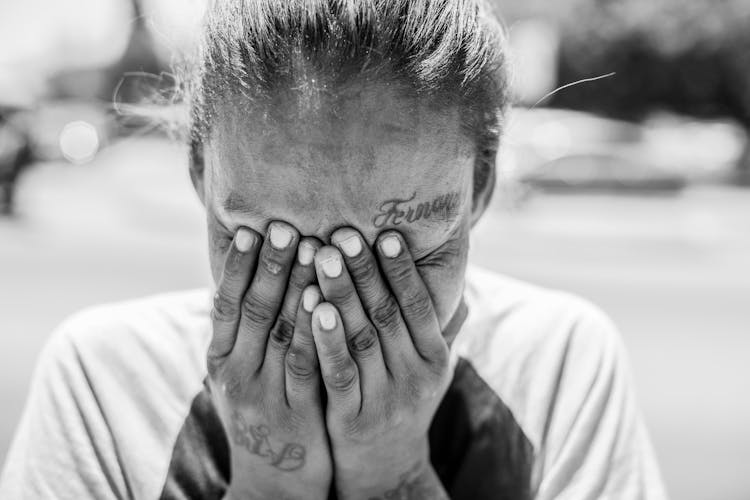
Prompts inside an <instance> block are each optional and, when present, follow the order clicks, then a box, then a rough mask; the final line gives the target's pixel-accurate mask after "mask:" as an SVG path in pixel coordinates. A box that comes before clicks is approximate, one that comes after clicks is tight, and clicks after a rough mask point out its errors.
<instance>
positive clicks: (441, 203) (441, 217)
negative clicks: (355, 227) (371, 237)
mask: <svg viewBox="0 0 750 500" xmlns="http://www.w3.org/2000/svg"><path fill="white" fill-rule="evenodd" d="M416 198H417V192H416V191H414V193H413V194H412V195H411V196H410V197H408V198H390V199H387V200H385V201H384V202H382V203H381V204H380V207H379V208H378V213H377V214H376V215H375V216H374V217H373V218H372V225H373V226H375V227H376V228H378V229H380V228H383V227H386V226H399V225H401V224H413V223H415V222H417V221H420V220H430V221H446V222H450V221H454V220H455V219H456V218H457V217H458V210H459V208H460V205H461V195H460V193H459V192H458V191H451V192H449V193H444V194H441V195H438V196H436V197H435V198H433V199H431V200H425V201H417V200H416Z"/></svg>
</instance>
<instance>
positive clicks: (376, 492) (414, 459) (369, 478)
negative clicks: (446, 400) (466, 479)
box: [334, 443, 434, 499]
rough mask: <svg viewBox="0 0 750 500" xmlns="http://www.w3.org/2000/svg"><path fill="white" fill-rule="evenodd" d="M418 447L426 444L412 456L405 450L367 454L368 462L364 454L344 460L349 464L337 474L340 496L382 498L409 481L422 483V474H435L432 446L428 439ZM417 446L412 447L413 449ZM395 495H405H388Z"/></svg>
mask: <svg viewBox="0 0 750 500" xmlns="http://www.w3.org/2000/svg"><path fill="white" fill-rule="evenodd" d="M418 448H422V451H421V452H419V453H417V454H413V455H411V456H409V457H405V456H404V455H401V454H394V457H393V458H371V457H367V459H366V460H364V464H363V460H362V459H361V458H360V459H359V460H342V461H341V462H340V463H342V464H347V465H346V466H343V467H341V466H338V467H336V473H335V475H334V477H335V478H336V490H337V492H338V494H339V498H341V499H346V498H379V497H380V496H382V495H383V494H384V493H385V492H389V491H391V490H393V491H397V490H398V489H399V488H401V487H405V485H408V484H412V483H415V482H416V483H420V482H422V478H424V477H426V476H431V475H434V471H433V469H432V464H431V463H430V458H429V447H428V446H427V444H426V443H425V445H424V446H420V447H418ZM414 449H415V448H414V447H412V448H411V450H412V451H413V450H414ZM396 457H398V458H396ZM373 464H377V466H373ZM363 471H367V472H363ZM391 497H393V498H401V497H400V496H395V497H394V496H393V495H391V496H389V497H387V498H391Z"/></svg>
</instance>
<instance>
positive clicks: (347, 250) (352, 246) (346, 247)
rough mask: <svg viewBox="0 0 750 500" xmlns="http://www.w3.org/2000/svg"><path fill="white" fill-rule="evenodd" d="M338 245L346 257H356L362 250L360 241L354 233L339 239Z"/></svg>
mask: <svg viewBox="0 0 750 500" xmlns="http://www.w3.org/2000/svg"><path fill="white" fill-rule="evenodd" d="M339 245H340V246H341V250H342V251H343V252H344V254H345V255H346V256H347V257H356V256H357V255H359V252H361V251H362V242H361V241H360V239H359V236H357V235H356V234H353V235H351V236H349V237H348V238H346V239H345V240H342V241H340V242H339Z"/></svg>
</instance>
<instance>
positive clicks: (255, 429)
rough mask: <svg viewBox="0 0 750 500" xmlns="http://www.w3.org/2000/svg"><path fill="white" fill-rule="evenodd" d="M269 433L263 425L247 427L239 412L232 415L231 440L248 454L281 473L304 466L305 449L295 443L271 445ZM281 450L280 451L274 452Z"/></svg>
mask: <svg viewBox="0 0 750 500" xmlns="http://www.w3.org/2000/svg"><path fill="white" fill-rule="evenodd" d="M270 435H271V431H270V429H269V428H268V427H266V426H265V425H248V423H247V422H245V419H244V417H243V416H242V415H241V414H240V413H239V412H234V413H233V414H232V438H233V440H234V444H236V445H237V446H242V447H243V448H245V449H246V450H247V451H248V452H250V454H252V455H257V456H259V457H263V458H267V459H269V460H268V463H269V464H270V465H272V466H273V467H275V468H277V469H279V470H283V471H294V470H297V469H299V468H300V467H302V466H303V465H305V447H304V446H302V445H300V444H297V443H280V444H279V446H278V447H274V446H272V445H271V442H270V440H269V436H270ZM279 447H280V448H281V450H280V451H276V450H278V449H279Z"/></svg>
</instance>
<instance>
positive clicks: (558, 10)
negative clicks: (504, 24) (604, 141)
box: [494, 0, 750, 179]
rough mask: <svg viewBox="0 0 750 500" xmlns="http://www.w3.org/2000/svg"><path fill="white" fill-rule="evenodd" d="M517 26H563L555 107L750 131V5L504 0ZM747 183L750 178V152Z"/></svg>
mask: <svg viewBox="0 0 750 500" xmlns="http://www.w3.org/2000/svg"><path fill="white" fill-rule="evenodd" d="M494 1H495V4H496V5H497V7H498V9H499V10H500V13H501V15H503V16H509V17H506V19H509V22H511V23H512V22H513V20H514V19H518V18H522V17H527V16H542V17H548V18H552V19H554V20H555V21H556V22H558V23H559V24H560V32H561V41H560V53H559V61H558V78H557V80H558V84H559V85H563V84H566V83H569V82H574V81H577V80H581V79H585V78H590V77H594V76H598V75H602V74H606V73H610V72H613V71H614V72H616V73H617V75H616V77H614V78H608V79H604V80H600V81H597V82H592V83H587V84H585V85H580V86H573V87H570V88H568V89H566V90H565V91H563V92H560V93H557V94H555V95H554V96H553V97H552V98H551V100H550V101H548V104H549V105H551V106H554V107H562V108H572V109H578V110H584V111H590V112H593V113H597V114H600V115H606V116H610V117H615V118H620V119H627V120H640V119H642V118H643V117H645V116H646V115H648V114H649V113H651V112H653V111H654V110H668V111H673V112H676V113H679V114H683V115H691V116H695V117H700V118H717V117H729V118H732V119H735V120H737V121H738V122H739V123H741V124H742V125H743V126H744V127H745V128H746V129H747V130H750V1H749V0H556V1H555V2H549V1H546V2H540V1H539V0H527V1H523V2H520V1H518V0H494ZM746 158H747V161H745V162H744V163H743V165H742V166H741V170H742V171H741V176H742V177H744V178H746V179H749V178H750V151H749V152H748V154H747V155H746Z"/></svg>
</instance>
